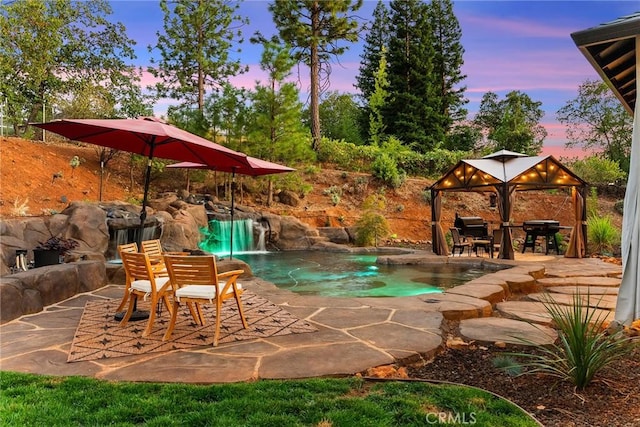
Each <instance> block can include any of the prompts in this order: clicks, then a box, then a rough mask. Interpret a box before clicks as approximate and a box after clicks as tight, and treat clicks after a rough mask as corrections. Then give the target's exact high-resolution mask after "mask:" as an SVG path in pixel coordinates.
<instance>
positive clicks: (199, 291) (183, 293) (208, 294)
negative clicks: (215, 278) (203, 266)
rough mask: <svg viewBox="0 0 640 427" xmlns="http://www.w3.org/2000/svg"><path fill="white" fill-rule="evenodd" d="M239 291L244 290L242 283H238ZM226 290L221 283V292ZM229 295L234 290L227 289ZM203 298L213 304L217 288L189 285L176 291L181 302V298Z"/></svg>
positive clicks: (219, 288)
mask: <svg viewBox="0 0 640 427" xmlns="http://www.w3.org/2000/svg"><path fill="white" fill-rule="evenodd" d="M236 286H237V288H238V289H242V285H241V284H240V283H236ZM222 289H224V284H223V283H220V286H219V287H218V290H219V292H221V291H222ZM227 293H228V294H231V293H233V288H229V289H227ZM181 297H184V298H202V299H206V300H209V302H213V300H214V299H215V298H216V287H215V286H213V285H187V286H183V287H181V288H180V289H178V290H177V291H176V298H177V300H178V301H180V298H181Z"/></svg>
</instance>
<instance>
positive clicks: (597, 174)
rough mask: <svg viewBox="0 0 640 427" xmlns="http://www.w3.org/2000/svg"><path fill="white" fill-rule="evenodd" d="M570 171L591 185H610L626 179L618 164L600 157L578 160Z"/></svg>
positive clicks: (571, 166)
mask: <svg viewBox="0 0 640 427" xmlns="http://www.w3.org/2000/svg"><path fill="white" fill-rule="evenodd" d="M569 167H570V169H571V170H572V171H573V172H574V173H575V174H576V175H578V176H579V177H580V178H582V179H584V180H585V181H587V182H589V183H591V184H608V183H611V182H616V181H619V180H621V179H624V178H625V177H626V174H625V173H624V171H623V170H622V169H620V165H619V164H618V162H616V161H614V160H610V159H605V158H602V157H598V156H591V157H586V158H584V159H581V160H576V161H575V162H573V163H572V164H571V165H570V166H569Z"/></svg>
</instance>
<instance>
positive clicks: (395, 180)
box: [371, 153, 406, 188]
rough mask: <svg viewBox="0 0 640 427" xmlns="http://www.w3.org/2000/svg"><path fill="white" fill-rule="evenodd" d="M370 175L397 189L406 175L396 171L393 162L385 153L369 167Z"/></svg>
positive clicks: (396, 168) (396, 167)
mask: <svg viewBox="0 0 640 427" xmlns="http://www.w3.org/2000/svg"><path fill="white" fill-rule="evenodd" d="M371 169H372V170H371V174H372V175H373V176H374V177H375V178H377V179H379V180H380V181H382V182H384V183H385V184H387V185H388V186H390V187H392V188H398V187H400V186H401V185H402V183H403V182H404V180H405V178H406V175H405V174H404V172H401V171H399V170H398V165H397V164H396V162H395V160H393V159H392V158H391V156H389V155H388V154H386V153H382V154H380V155H379V156H378V157H377V158H376V160H375V161H374V162H373V164H372V165H371Z"/></svg>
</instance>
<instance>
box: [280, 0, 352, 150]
mask: <svg viewBox="0 0 640 427" xmlns="http://www.w3.org/2000/svg"><path fill="white" fill-rule="evenodd" d="M361 5H362V0H355V1H353V0H324V1H318V0H275V2H274V3H272V4H271V5H269V10H270V11H271V13H272V14H273V20H274V22H275V24H276V27H277V28H278V31H279V33H280V37H281V38H282V40H284V41H285V42H286V43H288V44H290V45H291V46H292V47H293V48H294V49H295V52H296V56H295V57H296V59H297V60H299V61H301V62H303V63H304V64H306V65H307V66H308V67H309V68H310V82H311V90H310V92H311V96H310V102H311V104H310V113H311V135H312V138H313V142H312V147H313V149H314V150H316V151H318V149H319V147H320V140H321V132H320V113H319V105H320V86H321V82H320V78H321V74H324V75H326V76H327V77H326V78H327V81H328V75H329V73H330V64H329V58H330V57H331V56H339V55H341V54H343V53H344V52H345V51H346V49H347V46H341V45H340V43H341V42H345V41H346V42H355V41H357V39H358V32H359V30H358V22H357V21H356V19H355V18H354V17H351V16H348V13H350V12H355V11H357V10H358V9H359V8H360V6H361Z"/></svg>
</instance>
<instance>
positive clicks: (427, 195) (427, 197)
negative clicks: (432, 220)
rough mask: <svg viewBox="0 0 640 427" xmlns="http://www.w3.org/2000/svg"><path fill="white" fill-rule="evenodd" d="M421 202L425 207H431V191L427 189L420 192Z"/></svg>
mask: <svg viewBox="0 0 640 427" xmlns="http://www.w3.org/2000/svg"><path fill="white" fill-rule="evenodd" d="M422 201H423V202H424V203H425V204H427V205H431V190H429V189H428V188H427V189H425V190H423V191H422Z"/></svg>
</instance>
